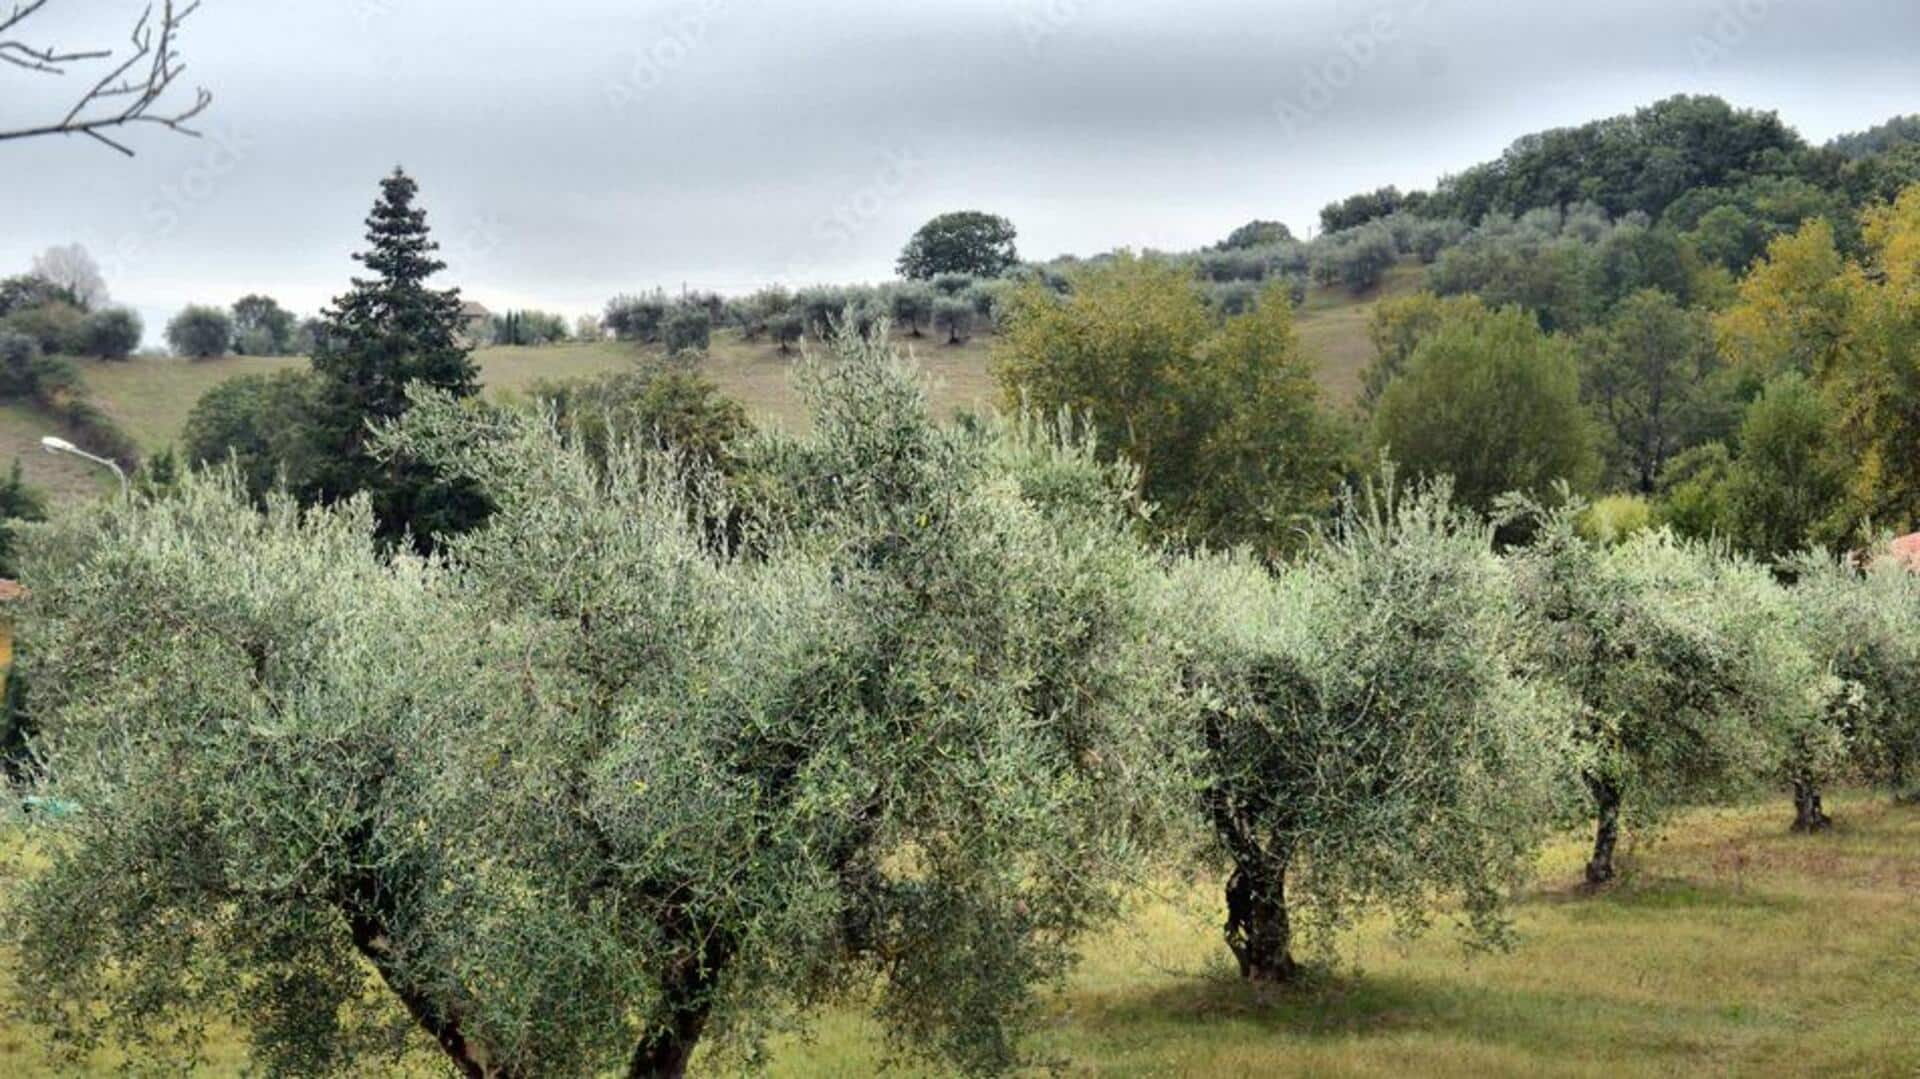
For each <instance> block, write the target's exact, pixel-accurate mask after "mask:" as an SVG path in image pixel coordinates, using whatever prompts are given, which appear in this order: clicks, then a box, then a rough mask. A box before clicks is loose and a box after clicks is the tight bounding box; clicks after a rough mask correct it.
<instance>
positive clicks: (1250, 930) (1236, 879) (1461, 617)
mask: <svg viewBox="0 0 1920 1079" xmlns="http://www.w3.org/2000/svg"><path fill="white" fill-rule="evenodd" d="M1170 592H1171V596H1170V600H1169V607H1170V614H1169V617H1170V618H1172V619H1174V620H1175V621H1176V624H1177V625H1178V627H1179V628H1178V631H1177V632H1178V635H1179V644H1180V650H1181V652H1182V653H1183V654H1185V655H1186V656H1187V657H1188V660H1187V662H1188V673H1187V678H1188V681H1189V684H1190V685H1191V686H1192V687H1193V690H1194V692H1195V695H1196V696H1197V698H1198V700H1199V711H1200V718H1199V722H1200V725H1201V728H1202V734H1203V738H1204V759H1203V764H1202V771H1201V776H1202V788H1201V790H1202V794H1201V801H1202V806H1203V810H1204V813H1205V815H1206V818H1207V819H1208V821H1209V823H1210V824H1211V826H1212V830H1213V834H1214V836H1215V838H1216V839H1217V841H1218V849H1219V851H1220V853H1221V854H1222V855H1224V857H1225V859H1226V861H1227V863H1228V865H1229V866H1230V867H1231V875H1230V876H1229V877H1228V879H1227V885H1226V900H1227V920H1226V939H1227V944H1228V947H1229V948H1230V949H1231V950H1232V951H1233V954H1234V957H1235V958H1236V959H1237V960H1238V962H1239V966H1240V972H1241V974H1242V975H1244V976H1245V977H1247V978H1250V979H1255V980H1261V981H1288V980H1291V979H1293V978H1294V977H1295V976H1296V975H1297V973H1298V970H1299V967H1298V964H1297V962H1296V960H1295V958H1294V954H1293V950H1294V941H1295V938H1296V937H1297V936H1298V935H1299V934H1300V933H1301V932H1302V931H1303V930H1306V931H1308V932H1309V933H1311V934H1314V935H1315V936H1317V938H1318V940H1319V942H1320V943H1321V944H1322V945H1323V946H1330V943H1331V937H1332V935H1333V934H1334V932H1335V931H1337V930H1339V929H1341V928H1343V927H1346V926H1348V925H1350V924H1352V922H1353V921H1354V919H1355V918H1356V917H1357V916H1358V915H1359V914H1360V913H1362V912H1364V911H1367V910H1369V909H1378V908H1384V909H1385V910H1387V911H1389V912H1391V913H1392V914H1393V916H1394V918H1395V920H1396V923H1397V925H1398V928H1399V930H1400V931H1401V932H1403V933H1406V934H1409V935H1411V934H1413V933H1416V932H1419V931H1421V930H1422V929H1424V928H1425V927H1426V925H1427V924H1428V922H1429V920H1430V918H1431V916H1432V912H1433V910H1434V909H1435V903H1436V900H1437V898H1438V897H1440V896H1446V895H1450V896H1453V897H1457V898H1458V900H1459V902H1460V904H1461V910H1462V912H1463V914H1464V920H1465V924H1466V925H1467V926H1468V927H1469V929H1470V931H1471V939H1472V940H1473V941H1475V942H1477V943H1482V944H1497V943H1499V942H1501V941H1502V940H1503V931H1504V929H1505V922H1504V920H1503V918H1502V917H1501V910H1502V907H1503V901H1504V900H1505V898H1506V897H1507V895H1508V893H1509V892H1510V891H1511V889H1512V888H1513V886H1514V885H1515V884H1517V883H1518V882H1520V881H1522V880H1524V879H1525V878H1526V876H1527V875H1528V873H1529V870H1530V868H1531V866H1532V863H1533V856H1534V853H1535V850H1536V847H1537V844H1538V843H1539V842H1540V840H1541V839H1542V838H1543V835H1544V832H1545V829H1546V826H1547V824H1548V823H1549V822H1550V821H1551V820H1552V818H1553V810H1554V807H1555V805H1556V803H1557V802H1558V801H1559V799H1560V798H1561V796H1562V795H1563V794H1564V793H1565V792H1566V791H1569V790H1575V789H1577V787H1576V786H1575V785H1574V784H1573V782H1572V776H1573V772H1572V771H1571V768H1570V762H1571V761H1573V760H1574V759H1575V754H1574V752H1573V747H1572V743H1571V739H1570V724H1569V723H1568V722H1567V721H1566V715H1565V712H1566V710H1565V708H1564V707H1563V706H1562V705H1561V704H1560V703H1559V702H1558V701H1557V700H1556V699H1555V698H1553V697H1552V696H1551V695H1550V694H1547V693H1543V692H1542V690H1541V689H1540V688H1539V687H1538V686H1537V685H1535V684H1532V683H1530V682H1528V681H1527V680H1525V679H1523V678H1521V677H1519V676H1518V674H1517V672H1516V668H1515V666H1514V663H1513V657H1514V655H1515V647H1514V646H1515V644H1516V638H1515V636H1514V627H1515V625H1516V617H1515V616H1516V611H1517V608H1516V601H1515V594H1514V590H1513V587H1512V585H1511V582H1510V579H1509V577H1508V575H1507V573H1506V571H1505V570H1504V568H1503V567H1502V565H1501V562H1500V560H1499V558H1498V557H1497V556H1496V555H1495V554H1494V551H1493V535H1492V531H1491V529H1490V528H1489V527H1488V526H1487V525H1485V524H1484V523H1483V522H1481V521H1480V520H1479V519H1477V518H1474V517H1471V516H1468V515H1465V514H1463V513H1460V512H1458V511H1456V510H1455V509H1454V508H1453V506H1452V505H1451V503H1450V500H1449V496H1448V492H1447V490H1446V488H1445V487H1444V486H1443V485H1439V486H1427V487H1423V488H1419V489H1416V490H1413V491H1411V492H1407V493H1403V494H1399V495H1394V494H1391V493H1389V494H1387V495H1384V496H1378V497H1375V496H1369V497H1367V498H1365V499H1358V498H1352V497H1350V498H1349V499H1348V500H1347V502H1346V504H1345V507H1344V511H1343V513H1342V514H1341V515H1340V517H1339V520H1338V523H1337V525H1336V526H1335V527H1334V528H1333V529H1332V531H1331V532H1330V533H1328V534H1327V535H1326V536H1325V537H1323V539H1322V541H1321V542H1320V543H1319V544H1318V545H1317V546H1316V547H1315V548H1314V549H1313V550H1312V551H1311V552H1310V553H1309V554H1308V555H1307V556H1306V557H1305V558H1304V559H1303V560H1302V561H1301V562H1300V563H1299V564H1297V565H1295V566H1293V567H1291V568H1288V569H1285V570H1283V571H1281V572H1280V573H1279V574H1278V575H1277V576H1274V575H1271V574H1269V573H1268V571H1266V570H1265V569H1262V568H1260V567H1259V566H1258V565H1257V564H1255V563H1253V562H1251V561H1248V560H1245V559H1239V558H1233V559H1221V558H1214V557H1206V558H1200V559H1195V560H1192V561H1189V562H1186V563H1184V564H1183V565H1182V566H1181V567H1179V568H1178V569H1177V570H1176V571H1175V572H1174V573H1173V575H1172V580H1171V589H1170Z"/></svg>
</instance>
